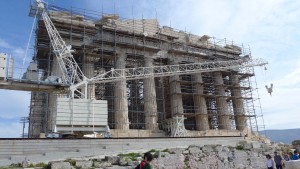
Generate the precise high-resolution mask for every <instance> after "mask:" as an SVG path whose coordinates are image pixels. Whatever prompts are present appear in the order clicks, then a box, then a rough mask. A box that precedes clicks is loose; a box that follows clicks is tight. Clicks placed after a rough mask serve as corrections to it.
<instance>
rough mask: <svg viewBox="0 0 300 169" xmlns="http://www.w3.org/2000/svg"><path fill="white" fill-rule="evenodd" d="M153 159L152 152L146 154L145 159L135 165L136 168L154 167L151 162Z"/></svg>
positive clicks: (149, 168)
mask: <svg viewBox="0 0 300 169" xmlns="http://www.w3.org/2000/svg"><path fill="white" fill-rule="evenodd" d="M152 160H153V155H152V154H151V153H150V152H146V153H145V154H144V160H143V161H141V163H140V164H139V165H138V166H136V167H135V169H152V166H151V164H150V162H151V161H152Z"/></svg>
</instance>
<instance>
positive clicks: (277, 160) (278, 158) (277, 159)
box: [274, 151, 283, 169]
mask: <svg viewBox="0 0 300 169" xmlns="http://www.w3.org/2000/svg"><path fill="white" fill-rule="evenodd" d="M274 161H275V165H276V169H282V163H283V160H282V157H281V155H279V154H277V152H276V151H275V152H274Z"/></svg>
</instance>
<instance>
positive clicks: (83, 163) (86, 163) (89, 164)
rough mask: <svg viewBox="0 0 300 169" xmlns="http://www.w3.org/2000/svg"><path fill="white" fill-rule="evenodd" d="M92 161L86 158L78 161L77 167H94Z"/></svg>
mask: <svg viewBox="0 0 300 169" xmlns="http://www.w3.org/2000/svg"><path fill="white" fill-rule="evenodd" d="M92 164H93V163H92V161H90V160H89V161H85V160H82V161H76V167H79V168H91V167H92Z"/></svg>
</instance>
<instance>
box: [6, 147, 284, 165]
mask: <svg viewBox="0 0 300 169" xmlns="http://www.w3.org/2000/svg"><path fill="white" fill-rule="evenodd" d="M275 147H276V148H275ZM283 149H284V147H283V146H267V145H266V144H259V145H257V144H256V145H254V144H249V143H247V142H241V143H240V144H239V145H238V146H236V147H227V146H222V145H209V146H197V145H191V146H189V147H188V148H172V149H165V150H149V151H151V152H152V153H153V155H154V157H155V159H154V161H153V163H152V164H153V168H155V169H157V168H158V169H265V168H266V167H265V161H266V159H265V154H272V155H273V152H274V151H275V150H276V151H279V152H281V151H283ZM141 157H142V154H141V153H135V152H132V153H128V154H118V155H116V156H105V157H104V158H100V157H86V158H82V159H78V158H77V159H66V160H64V161H52V162H49V163H48V164H45V163H35V164H34V163H31V162H29V161H27V162H23V164H14V165H12V166H9V167H6V168H22V167H27V168H46V169H48V168H49V169H50V168H51V169H96V168H98V169H131V168H134V167H135V166H136V165H138V163H139V161H140V160H141Z"/></svg>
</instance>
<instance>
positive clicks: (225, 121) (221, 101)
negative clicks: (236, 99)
mask: <svg viewBox="0 0 300 169" xmlns="http://www.w3.org/2000/svg"><path fill="white" fill-rule="evenodd" d="M214 76H215V83H216V85H215V86H216V102H217V111H218V117H219V118H218V120H219V129H225V130H230V129H231V124H230V113H229V110H228V104H227V101H226V97H224V96H225V89H224V86H223V78H222V73H221V72H215V73H214Z"/></svg>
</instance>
